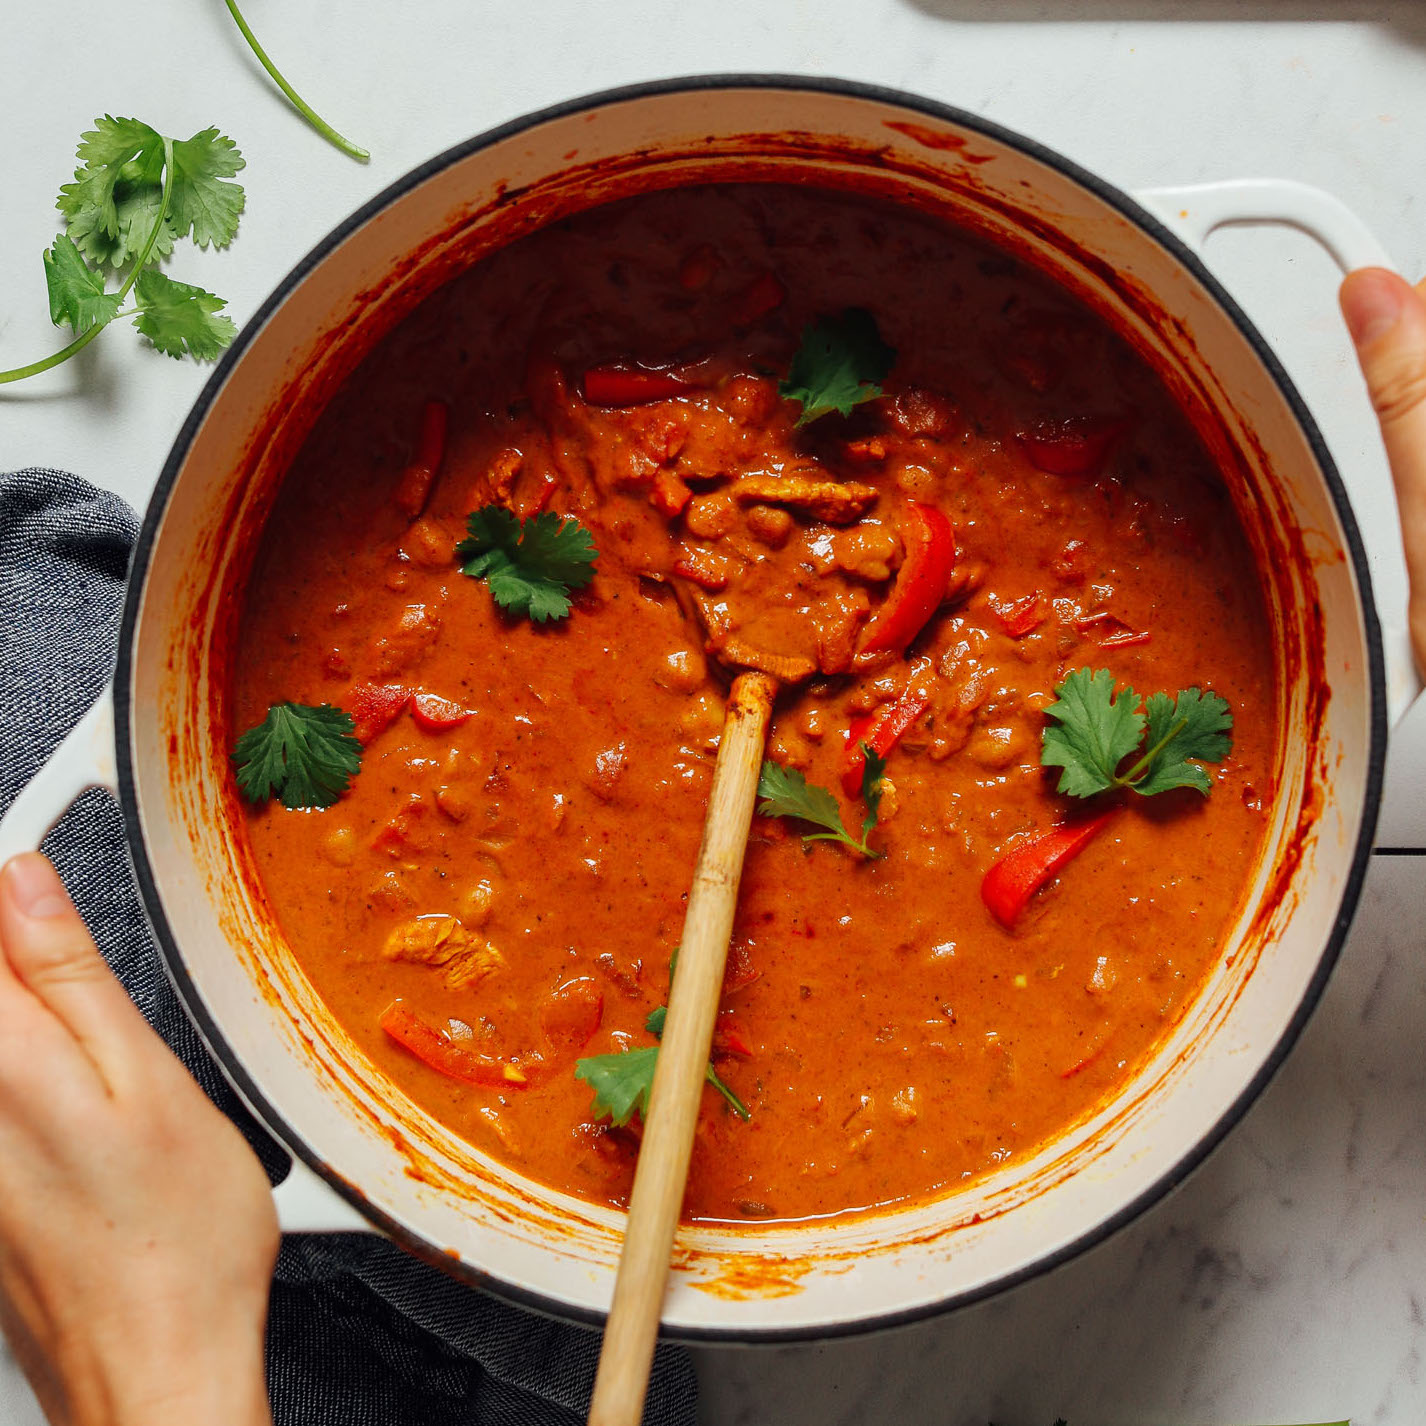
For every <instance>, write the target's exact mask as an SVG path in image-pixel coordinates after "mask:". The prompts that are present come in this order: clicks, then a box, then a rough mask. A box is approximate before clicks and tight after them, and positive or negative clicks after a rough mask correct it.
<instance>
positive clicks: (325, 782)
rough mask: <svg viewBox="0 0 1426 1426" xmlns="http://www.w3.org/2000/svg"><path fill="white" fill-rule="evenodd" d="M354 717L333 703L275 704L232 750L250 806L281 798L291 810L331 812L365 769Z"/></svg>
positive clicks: (241, 786)
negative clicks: (353, 780)
mask: <svg viewBox="0 0 1426 1426" xmlns="http://www.w3.org/2000/svg"><path fill="white" fill-rule="evenodd" d="M354 730H355V724H354V722H353V720H352V716H351V714H350V713H344V712H342V710H341V709H340V708H334V707H333V706H332V705H331V704H330V703H323V704H320V705H319V706H317V707H315V708H314V707H312V706H311V705H310V704H306V703H274V704H273V705H272V707H271V708H269V709H268V710H267V717H266V718H264V719H263V720H262V722H261V723H259V724H258V725H257V726H256V727H253V728H249V729H248V730H247V732H246V733H244V734H243V735H242V737H240V738H239V739H238V741H237V743H236V744H235V746H234V748H233V765H234V772H235V774H236V776H237V779H238V787H239V788H241V790H242V793H243V796H244V797H246V798H247V799H248V801H249V802H266V801H267V800H268V798H270V797H272V796H274V795H276V796H278V797H279V798H280V799H281V801H282V805H283V806H284V807H287V808H299V807H330V806H331V805H332V804H333V803H334V802H336V800H337V799H338V798H339V797H340V796H341V795H342V793H344V792H345V791H346V790H347V788H348V787H349V786H350V784H351V780H352V778H354V777H355V776H356V775H357V773H358V772H359V771H360V769H361V744H360V743H359V742H358V741H357V739H356V737H355V735H354Z"/></svg>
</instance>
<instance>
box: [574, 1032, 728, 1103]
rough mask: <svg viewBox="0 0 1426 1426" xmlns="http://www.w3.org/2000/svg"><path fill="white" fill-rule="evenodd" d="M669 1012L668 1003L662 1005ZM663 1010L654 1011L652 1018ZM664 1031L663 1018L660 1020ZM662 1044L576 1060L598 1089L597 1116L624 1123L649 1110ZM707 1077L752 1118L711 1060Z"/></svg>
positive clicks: (577, 1069) (580, 1075)
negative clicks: (660, 1045) (719, 1074)
mask: <svg viewBox="0 0 1426 1426" xmlns="http://www.w3.org/2000/svg"><path fill="white" fill-rule="evenodd" d="M659 1010H662V1011H664V1013H665V1014H667V1010H668V1007H667V1006H664V1005H660V1006H659ZM658 1013H659V1011H658V1010H656V1011H654V1012H653V1014H652V1015H650V1016H649V1019H650V1020H652V1019H653V1016H654V1015H657V1014H658ZM659 1026H660V1029H659V1033H662V1026H663V1022H662V1020H660V1022H659ZM658 1062H659V1047H658V1046H657V1045H646V1046H644V1047H643V1048H642V1049H639V1050H622V1051H620V1050H616V1051H615V1052H614V1053H613V1054H612V1055H586V1056H585V1057H584V1058H583V1059H580V1060H576V1061H575V1063H574V1077H575V1078H576V1079H582V1080H583V1081H584V1082H585V1083H586V1084H587V1085H588V1086H589V1087H590V1088H591V1089H592V1090H593V1091H594V1103H593V1105H592V1106H591V1108H592V1110H593V1113H594V1117H595V1118H596V1119H602V1118H604V1116H605V1115H608V1116H609V1119H610V1122H611V1123H613V1124H615V1125H618V1126H620V1127H622V1126H623V1125H625V1124H627V1123H628V1122H629V1120H630V1119H631V1118H633V1116H634V1115H635V1114H637V1115H638V1116H639V1118H640V1119H642V1118H644V1117H645V1116H646V1115H647V1114H648V1112H649V1095H650V1094H651V1093H652V1092H653V1087H654V1070H655V1069H656V1068H657V1067H658ZM703 1078H704V1080H705V1081H706V1082H707V1083H708V1084H710V1085H711V1086H712V1087H713V1088H714V1089H716V1090H717V1091H718V1093H719V1094H721V1095H722V1096H723V1098H724V1099H725V1100H726V1101H727V1103H728V1106H729V1107H730V1108H731V1109H732V1111H733V1112H734V1113H735V1114H736V1115H737V1116H738V1118H739V1119H751V1118H752V1117H753V1116H752V1113H751V1111H750V1110H749V1109H748V1106H747V1105H746V1104H744V1103H743V1101H742V1100H741V1099H739V1098H738V1096H737V1095H736V1094H734V1093H733V1091H732V1090H731V1089H729V1088H728V1086H727V1085H726V1084H725V1083H724V1082H723V1081H722V1079H720V1078H719V1076H718V1071H717V1070H715V1069H714V1068H713V1066H712V1064H711V1063H710V1064H709V1065H708V1068H707V1069H706V1070H705V1071H704V1075H703Z"/></svg>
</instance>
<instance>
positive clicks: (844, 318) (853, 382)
mask: <svg viewBox="0 0 1426 1426" xmlns="http://www.w3.org/2000/svg"><path fill="white" fill-rule="evenodd" d="M895 362H896V348H895V347H889V346H887V344H886V343H885V342H884V341H882V339H881V333H880V332H879V331H878V330H877V326H876V318H875V317H873V316H872V315H871V313H870V312H868V311H867V310H866V308H865V307H848V308H847V309H846V310H845V311H844V312H842V313H841V314H840V315H839V316H836V317H819V318H818V319H817V320H816V321H815V322H809V323H808V324H807V325H806V327H804V328H803V330H802V343H801V345H800V346H799V347H798V348H797V352H796V354H795V355H794V356H793V358H792V365H791V366H790V367H789V368H788V372H787V378H786V380H784V381H782V382H780V383H779V384H778V388H777V394H778V395H779V396H782V397H784V398H785V399H787V400H788V401H799V402H801V403H802V414H801V415H800V416H798V418H797V424H798V426H806V425H808V424H809V423H810V422H812V421H815V420H817V419H818V418H819V417H821V416H826V415H829V414H830V413H831V412H833V411H837V412H840V413H841V414H842V415H843V416H848V415H850V414H851V411H852V408H853V407H854V406H860V405H861V404H862V402H864V401H874V400H876V398H877V397H878V396H880V395H881V386H880V385H879V383H880V382H882V381H884V380H885V379H886V376H887V374H888V373H889V372H890V371H891V368H892V366H893V365H894V364H895Z"/></svg>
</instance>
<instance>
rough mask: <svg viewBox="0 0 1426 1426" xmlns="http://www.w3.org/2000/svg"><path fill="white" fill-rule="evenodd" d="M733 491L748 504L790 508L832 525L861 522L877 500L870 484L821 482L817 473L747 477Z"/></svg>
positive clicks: (738, 498)
mask: <svg viewBox="0 0 1426 1426" xmlns="http://www.w3.org/2000/svg"><path fill="white" fill-rule="evenodd" d="M732 491H733V495H734V497H735V498H736V499H737V500H738V501H740V502H741V503H742V504H744V505H755V504H757V505H788V506H791V507H792V509H794V510H800V511H802V513H803V514H804V515H811V516H812V518H813V519H814V520H825V521H826V522H827V523H828V524H829V525H850V524H851V523H852V522H853V521H854V520H860V519H861V517H862V516H863V515H865V514H866V512H867V511H868V510H870V509H871V507H872V506H873V505H875V504H876V497H877V492H876V490H875V488H874V487H872V486H870V485H863V484H862V483H861V482H860V481H856V480H848V481H836V480H824V479H819V478H818V473H817V472H815V471H794V472H793V473H791V474H789V475H745V476H744V477H743V478H742V479H741V480H739V481H737V482H735V483H734V485H733V487H732Z"/></svg>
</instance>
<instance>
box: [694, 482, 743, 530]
mask: <svg viewBox="0 0 1426 1426" xmlns="http://www.w3.org/2000/svg"><path fill="white" fill-rule="evenodd" d="M737 518H738V510H737V506H736V505H735V504H734V503H733V497H732V496H731V495H729V494H728V493H727V492H726V491H722V490H715V491H713V492H711V493H710V494H708V495H695V496H694V497H693V499H692V500H690V501H689V502H688V506H687V508H686V509H685V510H684V512H683V524H684V528H685V529H686V530H687V531H688V533H689V534H690V535H693V536H695V537H696V538H698V539H700V540H720V539H722V538H723V536H724V535H726V534H727V533H728V531H729V530H731V529H732V528H733V525H734V523H735V522H736V521H737Z"/></svg>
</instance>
